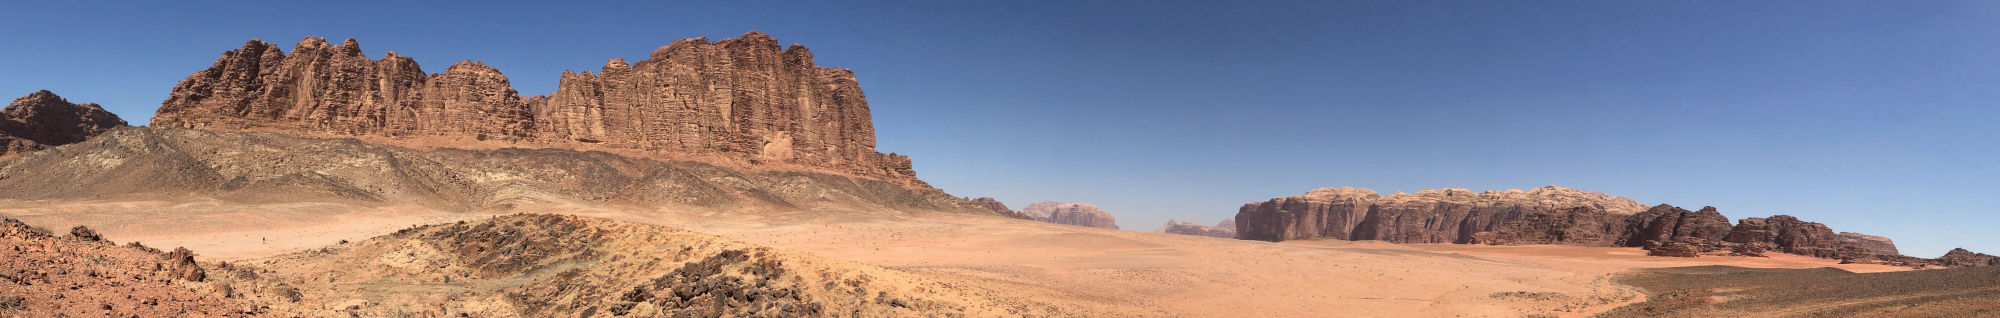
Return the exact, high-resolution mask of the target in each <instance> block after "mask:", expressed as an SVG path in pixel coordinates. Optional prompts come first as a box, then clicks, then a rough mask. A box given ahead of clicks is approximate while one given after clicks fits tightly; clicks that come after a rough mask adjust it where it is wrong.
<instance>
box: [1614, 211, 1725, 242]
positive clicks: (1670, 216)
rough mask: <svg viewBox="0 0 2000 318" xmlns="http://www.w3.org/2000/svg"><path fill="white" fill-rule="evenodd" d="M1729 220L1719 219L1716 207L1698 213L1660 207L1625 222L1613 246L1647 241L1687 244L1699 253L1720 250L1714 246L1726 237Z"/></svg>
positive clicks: (1720, 214) (1720, 217)
mask: <svg viewBox="0 0 2000 318" xmlns="http://www.w3.org/2000/svg"><path fill="white" fill-rule="evenodd" d="M1730 230H1731V227H1730V226H1729V218H1728V217H1724V216H1722V213H1721V212H1718V211H1716V210H1715V207H1703V208H1702V209H1701V211H1693V212H1690V211H1688V210H1686V209H1681V208H1679V207H1674V206H1671V205H1665V204H1661V205H1658V206H1654V207H1653V208H1652V209H1647V210H1646V212H1640V213H1638V214H1634V215H1632V217H1631V218H1628V219H1627V222H1626V225H1625V231H1624V236H1623V237H1622V238H1620V239H1619V240H1618V241H1617V242H1616V243H1615V245H1616V246H1647V245H1648V243H1647V242H1649V241H1650V242H1657V244H1663V245H1664V244H1665V243H1668V242H1686V243H1690V244H1693V245H1694V246H1695V247H1696V248H1698V249H1700V250H1702V251H1711V250H1715V249H1718V248H1720V246H1718V245H1715V244H1713V243H1719V242H1722V241H1723V239H1724V238H1725V237H1727V236H1729V233H1730Z"/></svg>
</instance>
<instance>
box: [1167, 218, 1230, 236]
mask: <svg viewBox="0 0 2000 318" xmlns="http://www.w3.org/2000/svg"><path fill="white" fill-rule="evenodd" d="M1158 232H1160V233H1167V234H1180V235H1194V236H1207V237H1219V238H1236V221H1235V220H1231V219H1222V222H1219V223H1216V224H1215V226H1207V225H1201V224H1197V223H1194V222H1188V221H1181V220H1167V224H1166V225H1161V226H1160V229H1159V230H1158Z"/></svg>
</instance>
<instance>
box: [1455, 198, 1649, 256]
mask: <svg viewBox="0 0 2000 318" xmlns="http://www.w3.org/2000/svg"><path fill="white" fill-rule="evenodd" d="M1625 219H1626V216H1625V215H1617V214H1611V213H1608V212H1604V210H1601V209H1598V208H1597V207H1591V206H1578V207H1573V208H1568V209H1561V210H1555V211H1548V212H1542V213H1533V214H1529V215H1528V216H1527V217H1523V218H1520V219H1515V220H1511V221H1507V222H1505V223H1504V224H1501V225H1500V228H1498V229H1495V230H1493V231H1488V232H1479V233H1476V234H1473V240H1472V242H1471V243H1474V244H1481V243H1483V244H1561V245H1582V246H1610V245H1612V244H1613V243H1614V242H1616V241H1617V240H1618V238H1619V235H1620V234H1621V233H1624V232H1623V231H1624V229H1625V226H1626V225H1625Z"/></svg>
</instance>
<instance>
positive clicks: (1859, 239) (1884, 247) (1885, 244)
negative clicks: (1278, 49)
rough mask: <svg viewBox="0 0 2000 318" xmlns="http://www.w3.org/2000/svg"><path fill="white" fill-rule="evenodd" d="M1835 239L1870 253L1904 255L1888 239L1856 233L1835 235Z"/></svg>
mask: <svg viewBox="0 0 2000 318" xmlns="http://www.w3.org/2000/svg"><path fill="white" fill-rule="evenodd" d="M1834 238H1835V239H1839V240H1840V242H1841V243H1843V244H1847V245H1852V246H1855V247H1860V248H1863V249H1867V250H1868V251H1869V252H1874V253H1876V254H1890V255H1901V254H1902V252H1899V251H1897V250H1896V242H1895V241H1891V240H1889V238H1887V237H1881V236H1874V235H1868V234H1861V233H1854V232H1840V233H1839V234H1834Z"/></svg>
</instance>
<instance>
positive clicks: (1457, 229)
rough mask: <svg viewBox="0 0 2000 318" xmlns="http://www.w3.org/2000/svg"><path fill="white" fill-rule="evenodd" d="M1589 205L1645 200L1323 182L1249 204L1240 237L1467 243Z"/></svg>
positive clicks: (1627, 209)
mask: <svg viewBox="0 0 2000 318" xmlns="http://www.w3.org/2000/svg"><path fill="white" fill-rule="evenodd" d="M1578 206H1588V207H1594V208H1598V209H1602V210H1604V211H1607V212H1609V213H1614V214H1620V215H1625V214H1632V213H1635V212H1638V211H1639V210H1643V209H1645V206H1643V205H1639V203H1638V202H1635V201H1632V200H1631V199H1626V198H1621V197H1615V196H1610V195H1606V194H1603V193H1597V192H1590V191H1583V190H1577V189H1570V188H1564V187H1558V186H1547V187H1542V188H1536V189H1534V190H1528V191H1522V190H1507V191H1484V192H1472V191H1470V190H1466V189H1456V188H1454V189H1442V190H1423V191H1418V192H1417V193H1400V192H1399V193H1396V194H1391V195H1387V196H1384V195H1380V194H1377V193H1376V192H1375V191H1374V190H1368V189H1361V188H1351V187H1350V188H1322V189H1315V190H1313V191H1310V192H1307V193H1306V194H1305V195H1300V196H1291V197H1283V198H1276V199H1271V200H1267V201H1263V202H1251V203H1246V204H1244V205H1243V207H1242V208H1240V209H1238V210H1237V213H1236V217H1235V220H1236V221H1237V223H1236V227H1237V236H1238V237H1239V238H1242V239H1249V240H1264V241H1274V242H1275V241H1283V240H1292V239H1307V238H1321V237H1324V238H1337V239H1346V240H1383V241H1389V242H1398V243H1466V242H1469V241H1471V240H1472V238H1473V234H1475V233H1478V232H1484V231H1492V230H1494V229H1497V228H1499V227H1500V225H1501V224H1502V223H1504V222H1506V221H1510V220H1514V219H1519V218H1521V217H1524V216H1526V215H1529V214H1533V213H1538V212H1546V211H1555V210H1559V209H1568V208H1573V207H1578Z"/></svg>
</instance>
